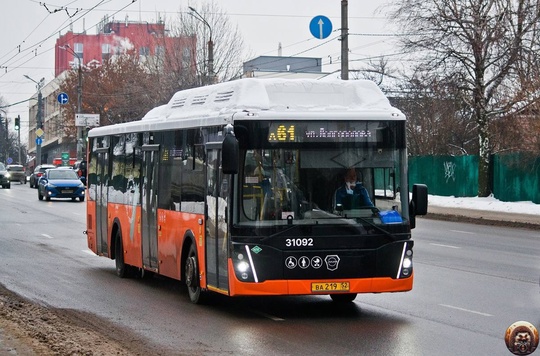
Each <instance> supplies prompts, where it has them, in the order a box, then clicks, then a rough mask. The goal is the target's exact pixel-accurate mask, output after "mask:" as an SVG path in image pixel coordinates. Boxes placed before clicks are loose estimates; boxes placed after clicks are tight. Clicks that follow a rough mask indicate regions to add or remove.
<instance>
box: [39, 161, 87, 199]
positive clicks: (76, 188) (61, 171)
mask: <svg viewBox="0 0 540 356" xmlns="http://www.w3.org/2000/svg"><path fill="white" fill-rule="evenodd" d="M37 189H38V199H39V200H43V198H45V199H46V200H51V198H71V200H73V201H75V199H77V198H79V200H80V201H84V197H85V193H86V187H85V186H84V184H83V183H82V182H81V180H80V179H79V177H78V176H77V173H75V171H74V170H73V169H71V167H68V168H50V169H47V170H46V171H45V173H44V174H43V175H42V176H41V177H40V178H39V181H38V187H37Z"/></svg>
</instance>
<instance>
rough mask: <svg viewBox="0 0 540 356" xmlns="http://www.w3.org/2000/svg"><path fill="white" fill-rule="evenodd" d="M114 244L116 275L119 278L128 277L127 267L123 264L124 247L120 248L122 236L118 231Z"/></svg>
mask: <svg viewBox="0 0 540 356" xmlns="http://www.w3.org/2000/svg"><path fill="white" fill-rule="evenodd" d="M115 241H116V242H115V244H114V262H115V266H116V275H117V276H118V277H120V278H128V277H129V266H128V265H126V264H125V263H124V247H123V246H122V234H121V233H120V229H118V230H117V231H116V237H115Z"/></svg>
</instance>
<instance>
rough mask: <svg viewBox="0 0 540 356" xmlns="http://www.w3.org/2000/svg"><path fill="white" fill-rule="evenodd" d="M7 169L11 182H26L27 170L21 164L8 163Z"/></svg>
mask: <svg viewBox="0 0 540 356" xmlns="http://www.w3.org/2000/svg"><path fill="white" fill-rule="evenodd" d="M6 168H7V171H8V172H9V175H10V177H9V180H10V181H11V182H19V183H21V184H26V172H25V171H24V167H23V166H21V165H20V164H8V165H7V166H6Z"/></svg>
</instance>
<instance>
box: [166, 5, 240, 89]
mask: <svg viewBox="0 0 540 356" xmlns="http://www.w3.org/2000/svg"><path fill="white" fill-rule="evenodd" d="M195 11H196V13H195V12H193V11H192V10H191V9H190V8H188V7H186V8H185V9H181V11H179V13H178V21H177V22H176V23H175V24H173V25H172V26H171V32H172V33H173V35H174V36H178V37H180V36H193V35H196V36H197V51H196V67H197V70H196V71H197V76H198V78H199V85H203V84H205V83H208V80H205V79H206V78H207V77H208V76H209V68H208V50H209V48H208V41H209V40H210V34H211V35H212V42H213V57H214V58H213V59H214V60H213V72H214V73H213V76H214V78H212V79H211V82H214V83H216V82H222V81H228V80H231V79H233V78H236V77H238V76H239V75H241V74H242V63H243V62H244V58H242V51H243V48H244V41H243V39H242V36H241V35H240V31H239V30H238V27H237V26H233V24H232V23H231V22H230V21H229V17H228V16H227V14H226V13H225V12H224V11H223V10H222V9H221V8H220V7H219V6H218V5H217V3H216V2H214V1H212V2H210V3H204V4H202V5H201V6H200V8H195ZM203 20H204V21H206V22H204V21H203ZM210 32H211V33H210Z"/></svg>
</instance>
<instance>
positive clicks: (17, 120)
mask: <svg viewBox="0 0 540 356" xmlns="http://www.w3.org/2000/svg"><path fill="white" fill-rule="evenodd" d="M15 130H17V146H18V147H19V164H22V160H21V115H17V117H16V118H15Z"/></svg>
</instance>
